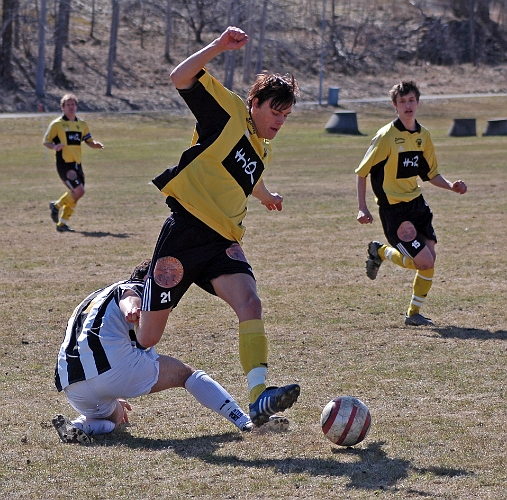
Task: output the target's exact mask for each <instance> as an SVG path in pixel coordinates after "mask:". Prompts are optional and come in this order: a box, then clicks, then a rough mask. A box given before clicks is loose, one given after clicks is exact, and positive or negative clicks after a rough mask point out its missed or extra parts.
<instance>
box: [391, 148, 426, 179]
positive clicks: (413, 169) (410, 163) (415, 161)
mask: <svg viewBox="0 0 507 500" xmlns="http://www.w3.org/2000/svg"><path fill="white" fill-rule="evenodd" d="M420 156H421V154H420V153H418V152H415V151H401V152H399V153H398V172H397V174H396V178H397V179H408V178H409V177H416V176H417V175H419V171H418V169H419V161H420Z"/></svg>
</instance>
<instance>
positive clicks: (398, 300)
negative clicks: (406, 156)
mask: <svg viewBox="0 0 507 500" xmlns="http://www.w3.org/2000/svg"><path fill="white" fill-rule="evenodd" d="M506 104H507V101H506V100H505V99H504V98H494V99H493V98H491V99H483V100H471V99H468V100H466V101H456V100H449V101H445V102H444V101H434V102H431V101H428V102H425V101H423V105H422V107H421V110H420V120H421V122H422V123H423V124H425V125H427V126H428V127H429V128H430V130H431V131H432V135H433V138H434V142H435V143H436V147H437V154H438V157H439V160H440V165H441V172H442V173H443V174H444V175H446V176H448V177H449V178H450V179H456V178H458V177H461V178H463V179H465V180H466V181H467V182H468V184H469V193H468V194H467V195H466V196H463V197H459V196H457V195H454V194H450V193H449V192H445V191H443V190H438V189H437V188H434V187H432V186H429V185H427V186H426V185H425V186H424V192H425V195H426V198H427V199H428V201H429V202H430V205H431V206H432V208H433V210H434V213H435V227H436V231H437V235H438V236H439V245H438V247H437V250H438V252H439V258H438V266H437V270H436V274H435V280H434V286H433V288H432V290H431V293H430V296H429V298H428V300H427V304H426V306H425V310H424V312H425V313H426V314H427V315H428V316H430V317H431V318H433V320H435V322H436V324H437V326H435V327H432V328H422V329H416V328H407V327H405V326H404V325H403V321H402V319H403V314H404V311H405V309H406V307H407V305H408V301H409V297H410V294H411V282H412V278H413V274H412V273H411V272H409V271H403V270H400V269H397V268H395V267H394V266H390V265H389V264H385V265H384V266H383V267H382V268H381V271H380V273H379V277H378V279H377V281H375V282H370V281H369V280H368V279H367V278H366V277H365V275H364V267H363V266H364V258H365V248H366V243H367V242H368V241H369V240H370V239H374V238H381V237H382V232H381V227H380V224H379V222H378V219H377V220H376V221H375V224H374V225H373V226H372V227H367V228H366V227H361V226H360V225H359V224H357V223H356V222H355V214H356V200H355V187H354V185H355V179H354V175H353V170H354V168H355V166H356V165H357V164H358V162H359V160H360V159H361V157H362V155H363V154H364V152H365V150H366V148H367V145H368V143H369V138H370V137H371V135H372V134H373V133H374V132H375V130H376V129H377V128H378V127H379V126H380V125H382V124H384V123H385V122H386V121H387V120H388V119H390V118H391V117H392V112H391V110H390V109H389V107H388V106H385V105H371V104H370V105H367V104H362V105H357V107H356V110H357V111H358V120H359V127H360V129H361V131H362V132H363V133H364V134H365V135H363V136H357V137H352V136H338V135H329V134H326V133H325V132H324V130H323V127H324V125H325V123H326V122H327V119H328V118H329V116H330V114H331V112H332V111H331V110H330V109H322V110H313V111H304V110H302V109H300V110H298V111H296V112H295V113H294V117H291V119H290V120H289V122H288V123H287V124H286V126H285V128H284V130H282V132H281V133H280V136H279V137H278V138H277V139H276V141H275V144H274V148H275V161H274V163H273V166H272V167H271V169H270V170H269V172H268V175H267V179H266V183H267V185H268V186H269V187H270V188H271V189H272V190H277V191H279V192H280V193H282V194H283V195H284V196H285V199H286V201H285V203H284V210H283V211H282V212H281V213H276V214H274V213H267V212H266V211H265V210H264V209H263V208H262V207H260V206H259V205H258V204H256V203H255V202H252V204H251V206H250V209H249V214H248V216H247V219H246V225H247V228H248V230H247V234H246V237H245V250H246V253H247V255H248V257H249V260H250V262H251V264H252V265H253V267H254V270H255V272H256V276H257V279H258V282H259V291H260V295H261V296H262V298H263V303H264V308H265V321H266V327H267V331H268V335H269V338H270V380H269V381H270V382H271V383H274V384H284V383H290V382H293V381H298V382H299V383H300V384H301V386H302V396H301V398H300V402H298V403H297V404H296V405H295V407H294V408H293V409H292V410H290V411H289V412H287V414H288V416H289V417H290V419H291V422H292V425H291V430H290V431H289V432H288V433H285V434H265V433H259V432H257V433H254V434H252V435H247V436H242V435H239V434H238V433H237V432H235V430H234V428H233V427H232V426H231V425H230V424H229V423H228V422H226V421H222V420H220V419H218V418H217V417H216V416H215V415H214V414H211V413H210V412H209V411H207V410H206V409H203V408H201V407H200V406H199V405H198V404H197V403H195V402H194V401H193V400H192V398H191V397H189V395H188V394H186V393H185V392H184V391H183V390H174V391H173V392H167V393H164V394H159V395H156V396H147V397H143V398H140V399H138V400H135V401H133V402H132V403H133V405H134V411H133V412H132V415H131V420H132V426H131V427H130V428H128V429H126V430H125V431H123V432H120V433H114V434H112V435H110V436H106V437H100V438H97V440H96V444H95V445H94V446H92V447H87V448H83V447H79V446H72V445H63V444H60V443H59V441H58V438H57V435H56V433H55V432H54V430H53V429H52V427H51V425H50V421H51V417H52V416H53V415H54V414H55V413H57V412H61V411H63V412H65V413H68V414H69V415H70V416H74V414H73V412H72V410H71V408H70V407H69V406H68V403H67V402H66V399H65V397H63V396H62V395H61V394H58V393H57V392H56V390H55V389H54V387H53V380H52V375H53V369H54V363H55V360H56V354H57V350H58V346H59V344H60V342H61V339H62V336H63V330H64V326H65V322H66V320H67V318H68V316H69V315H70V313H71V312H72V309H73V308H74V306H75V305H76V304H77V302H79V301H80V300H81V299H82V298H83V297H84V296H85V295H86V294H87V293H88V292H90V291H91V290H93V289H95V288H98V287H101V286H103V285H106V284H108V283H110V282H112V281H115V280H117V279H118V278H121V277H123V276H126V275H128V274H129V273H130V270H131V268H132V267H133V266H134V265H135V264H136V263H137V262H139V261H140V260H141V259H143V258H144V257H145V256H147V255H150V254H151V251H152V249H153V246H154V243H155V239H156V237H157V235H158V232H159V229H160V226H161V224H162V221H163V220H164V218H165V217H166V216H167V214H168V211H167V209H166V207H165V205H164V200H163V198H162V197H161V195H160V194H159V193H158V191H157V190H156V189H155V188H154V187H153V186H152V185H150V184H149V181H150V179H151V178H152V177H153V176H154V175H156V174H157V173H159V172H160V171H161V170H162V169H163V168H165V166H167V165H169V164H172V163H174V162H175V161H176V159H177V157H178V155H179V153H180V152H181V150H182V149H183V148H184V147H185V145H186V144H187V143H188V140H189V132H190V130H189V128H190V127H191V122H190V121H189V120H188V119H186V118H167V117H161V116H157V115H140V116H137V115H127V116H105V115H90V116H88V117H87V119H88V121H89V125H90V127H91V130H92V132H93V133H94V136H95V138H96V139H98V140H101V141H103V142H104V143H105V145H106V149H105V150H104V151H92V150H88V149H86V151H85V159H84V168H85V172H86V174H87V189H88V193H87V195H86V196H85V197H84V198H83V200H82V201H81V202H80V204H79V207H78V210H77V211H76V213H75V215H74V217H73V220H72V222H73V226H74V227H75V228H76V230H77V232H76V233H75V234H57V233H56V232H55V230H54V227H53V224H52V223H51V220H50V218H49V211H48V208H47V205H48V201H49V200H50V199H53V198H55V197H56V196H57V195H59V194H60V192H61V190H62V188H61V187H60V184H59V181H58V179H57V176H56V172H55V168H54V159H53V157H52V155H51V154H49V153H48V154H45V151H44V149H43V148H42V146H41V137H42V132H43V129H44V128H45V127H46V126H47V124H48V122H49V118H47V117H46V118H44V117H43V118H36V119H20V120H0V126H1V127H2V134H0V149H1V150H2V152H3V155H2V159H1V160H0V199H1V200H2V212H3V213H2V244H1V246H0V266H1V278H0V280H1V286H0V297H1V304H2V307H1V309H0V336H1V339H2V349H1V351H0V366H1V371H2V377H1V379H0V392H1V394H2V403H3V404H2V405H1V407H0V432H1V436H2V437H1V442H2V452H1V453H0V457H1V458H0V490H1V491H2V496H3V497H4V498H10V499H25V498H26V499H28V498H30V499H32V498H44V499H53V498H55V499H56V498H71V497H73V498H76V499H81V498H83V499H84V498H86V499H89V498H90V499H91V498H136V499H141V498H157V497H160V498H237V499H239V498H248V499H254V498H255V499H264V498H304V499H311V498H319V499H321V498H354V499H356V498H363V499H365V498H400V499H417V498H438V499H451V498H453V499H454V498H460V499H477V498H480V499H495V500H496V499H499V498H502V497H503V498H505V484H506V481H507V475H506V472H505V471H506V469H507V467H506V463H505V449H506V446H507V439H506V434H505V427H506V409H507V408H506V403H505V400H506V399H505V398H506V392H505V391H506V387H505V380H506V370H505V355H506V353H507V349H506V345H507V344H506V341H507V330H506V325H505V311H506V310H507V298H506V297H507V293H506V292H507V285H506V281H505V275H504V265H505V256H504V253H505V252H504V248H505V246H506V243H507V236H506V233H505V221H504V219H505V215H506V212H507V202H506V200H505V195H504V191H505V185H506V182H507V169H506V167H505V150H506V146H507V138H506V137H482V136H478V137H471V138H450V137H447V135H446V133H447V130H448V128H449V126H450V123H451V120H452V118H453V117H458V116H476V117H477V118H478V124H477V125H478V131H479V132H481V131H482V128H483V126H484V124H485V120H486V119H487V118H493V117H496V116H498V110H499V109H505V105H506ZM471 110H473V112H471ZM41 122H42V123H41ZM370 203H371V208H374V207H373V201H371V202H370ZM158 350H159V352H162V353H172V354H174V355H176V356H179V357H181V358H182V359H183V360H185V361H187V362H189V363H191V364H193V365H194V366H196V367H200V368H203V369H205V370H207V371H208V372H209V373H210V374H211V375H213V376H215V377H216V378H217V379H218V380H219V381H220V382H222V383H223V384H224V385H225V386H226V387H227V388H228V389H229V390H230V391H231V393H232V394H234V395H235V396H236V397H237V399H238V400H239V401H240V403H241V404H242V405H243V406H246V405H247V391H246V384H245V381H244V377H243V375H242V373H241V369H240V366H239V362H238V356H237V325H236V319H235V317H234V315H233V313H232V312H231V311H230V310H229V309H228V308H227V307H226V306H225V305H223V304H222V303H220V302H219V301H218V300H216V299H215V298H213V297H210V296H207V295H205V294H204V293H203V292H201V291H200V290H198V289H195V290H193V289H192V290H191V292H190V293H189V294H188V297H186V300H183V302H182V303H181V305H180V306H179V307H178V308H177V309H176V310H175V312H174V313H173V315H172V316H171V321H170V323H169V325H168V327H167V333H166V335H165V337H164V339H163V340H162V342H161V344H160V346H159V348H158ZM342 394H350V395H355V396H358V397H360V398H361V399H362V400H363V401H365V402H366V403H367V404H368V406H369V408H370V410H371V413H372V416H373V425H372V429H371V431H370V434H369V436H368V437H367V438H366V440H365V441H364V442H363V443H361V444H360V445H359V446H357V447H355V448H354V449H347V448H338V447H334V446H332V445H331V444H330V443H329V442H328V441H327V440H326V439H325V438H324V436H323V435H322V433H321V431H320V428H319V417H320V412H321V410H322V408H323V406H324V405H325V404H326V403H327V401H328V400H329V399H331V398H333V397H335V396H338V395H342Z"/></svg>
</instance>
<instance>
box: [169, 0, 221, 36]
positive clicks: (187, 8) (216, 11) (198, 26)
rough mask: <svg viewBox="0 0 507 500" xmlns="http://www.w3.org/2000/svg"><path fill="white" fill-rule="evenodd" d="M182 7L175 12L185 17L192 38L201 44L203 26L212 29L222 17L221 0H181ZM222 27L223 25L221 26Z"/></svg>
mask: <svg viewBox="0 0 507 500" xmlns="http://www.w3.org/2000/svg"><path fill="white" fill-rule="evenodd" d="M181 4H182V6H183V9H180V10H178V11H177V14H178V15H179V16H181V17H182V18H183V19H185V21H186V23H187V24H188V26H189V28H190V29H191V30H192V31H193V33H194V40H195V42H196V43H197V44H199V45H202V44H203V43H204V42H203V40H202V34H203V31H204V29H205V28H208V29H209V30H210V31H212V32H213V31H214V29H215V28H216V24H217V23H218V22H219V20H223V19H224V15H225V12H224V8H223V1H221V0H181ZM222 28H223V26H222Z"/></svg>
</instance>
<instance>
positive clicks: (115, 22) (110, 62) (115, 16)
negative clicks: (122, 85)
mask: <svg viewBox="0 0 507 500" xmlns="http://www.w3.org/2000/svg"><path fill="white" fill-rule="evenodd" d="M112 4H113V12H112V15H111V35H110V38H109V57H108V59H107V89H106V96H108V97H111V95H112V94H111V89H112V87H113V76H114V74H113V68H114V62H115V60H116V42H117V40H118V26H119V24H120V0H112Z"/></svg>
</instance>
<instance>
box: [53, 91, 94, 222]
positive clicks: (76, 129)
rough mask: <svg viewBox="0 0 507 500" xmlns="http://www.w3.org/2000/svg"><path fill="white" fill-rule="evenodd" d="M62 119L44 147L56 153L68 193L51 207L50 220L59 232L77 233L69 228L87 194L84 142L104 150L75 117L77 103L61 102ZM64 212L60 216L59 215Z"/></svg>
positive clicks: (66, 99) (71, 96) (73, 98)
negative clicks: (82, 163)
mask: <svg viewBox="0 0 507 500" xmlns="http://www.w3.org/2000/svg"><path fill="white" fill-rule="evenodd" d="M60 105H61V107H62V111H63V115H62V116H61V117H60V118H57V119H56V120H53V121H52V122H51V123H50V124H49V127H48V129H47V131H46V134H45V135H44V146H46V148H48V149H51V150H53V151H56V170H57V171H58V175H59V176H60V179H61V180H62V182H63V183H64V184H65V187H66V188H67V189H68V191H66V192H65V193H64V194H63V195H62V196H61V197H60V199H59V200H57V201H52V202H50V203H49V210H50V211H51V219H52V220H53V222H55V223H56V230H57V231H59V232H65V231H71V232H72V231H74V230H73V229H71V228H70V227H69V225H68V221H69V218H70V216H71V215H72V214H73V212H74V210H75V208H76V204H77V202H78V200H79V199H80V198H81V197H82V196H83V195H84V194H85V188H84V184H85V178H84V173H83V168H82V166H81V142H84V143H86V145H87V146H89V147H90V148H93V149H103V148H104V146H103V145H102V143H100V142H97V141H94V140H93V139H92V136H91V134H90V131H89V129H88V125H87V124H86V123H85V122H84V121H83V120H81V119H79V118H78V117H77V116H76V111H77V105H78V100H77V97H76V96H75V95H74V94H65V95H64V96H63V97H62V99H61V100H60ZM60 212H61V213H60Z"/></svg>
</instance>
